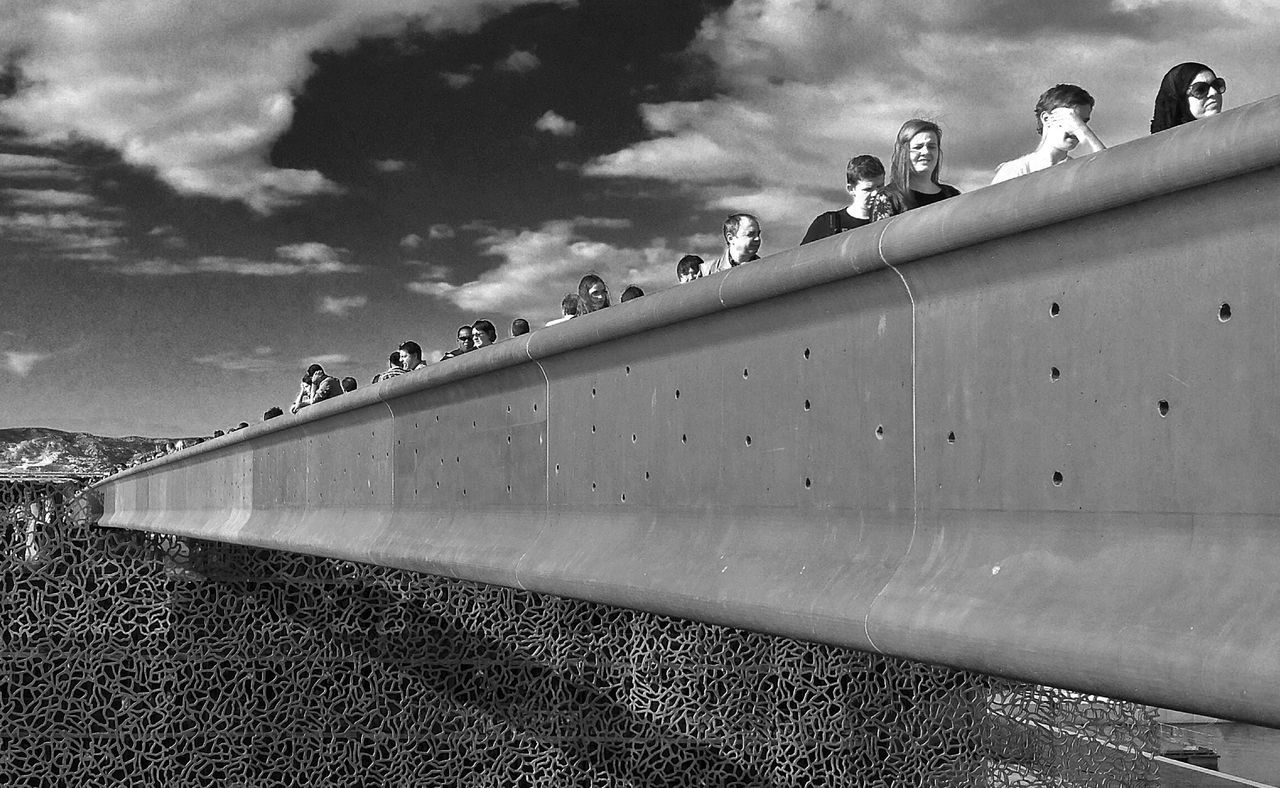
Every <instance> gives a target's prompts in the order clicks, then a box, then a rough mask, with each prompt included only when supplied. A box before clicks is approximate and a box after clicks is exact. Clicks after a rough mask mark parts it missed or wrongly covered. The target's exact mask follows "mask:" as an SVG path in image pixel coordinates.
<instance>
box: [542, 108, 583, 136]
mask: <svg viewBox="0 0 1280 788" xmlns="http://www.w3.org/2000/svg"><path fill="white" fill-rule="evenodd" d="M533 127H534V128H535V129H537V130H538V131H545V132H547V133H548V134H551V135H553V136H556V137H572V136H573V135H574V134H577V133H578V124H577V123H574V122H573V121H571V120H568V119H566V118H563V117H561V116H560V115H558V114H556V113H555V112H554V111H553V110H547V111H546V112H544V113H542V116H541V117H539V118H538V119H537V120H536V121H535V122H534V124H533Z"/></svg>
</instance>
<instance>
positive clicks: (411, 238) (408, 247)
mask: <svg viewBox="0 0 1280 788" xmlns="http://www.w3.org/2000/svg"><path fill="white" fill-rule="evenodd" d="M420 246H422V236H421V235H418V234H417V233H409V234H408V235H406V236H405V237H403V238H401V239H400V248H401V249H404V250H405V251H406V252H408V251H412V250H414V249H417V248H418V247H420Z"/></svg>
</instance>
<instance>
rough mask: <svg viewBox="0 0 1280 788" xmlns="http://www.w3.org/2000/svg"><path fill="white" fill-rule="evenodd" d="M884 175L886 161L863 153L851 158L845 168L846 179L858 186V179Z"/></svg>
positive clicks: (862, 179)
mask: <svg viewBox="0 0 1280 788" xmlns="http://www.w3.org/2000/svg"><path fill="white" fill-rule="evenodd" d="M883 177H884V163H883V162H881V161H880V160H879V159H877V158H876V157H875V156H870V155H867V154H865V153H864V154H862V155H861V156H854V157H853V158H852V159H849V166H848V167H846V168H845V172H844V179H845V182H846V183H848V184H849V185H850V186H857V185H858V181H869V180H872V179H874V178H883Z"/></svg>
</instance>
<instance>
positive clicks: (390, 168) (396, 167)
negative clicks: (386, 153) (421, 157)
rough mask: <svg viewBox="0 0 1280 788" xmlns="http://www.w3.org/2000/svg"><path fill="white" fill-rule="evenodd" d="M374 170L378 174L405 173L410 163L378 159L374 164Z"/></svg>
mask: <svg viewBox="0 0 1280 788" xmlns="http://www.w3.org/2000/svg"><path fill="white" fill-rule="evenodd" d="M373 168H374V169H375V170H377V171H378V172H404V171H405V170H406V169H408V168H409V162H407V161H401V160H400V159H377V160H376V161H374V162H373Z"/></svg>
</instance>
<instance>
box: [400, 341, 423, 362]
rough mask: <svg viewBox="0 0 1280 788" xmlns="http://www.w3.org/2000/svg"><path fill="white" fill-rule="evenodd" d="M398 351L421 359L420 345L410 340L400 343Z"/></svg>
mask: <svg viewBox="0 0 1280 788" xmlns="http://www.w3.org/2000/svg"><path fill="white" fill-rule="evenodd" d="M400 349H401V350H403V351H404V352H406V353H408V354H409V355H411V356H417V357H418V358H422V345H419V344H418V343H417V342H414V341H413V340H412V339H410V340H408V341H407V342H401V343H400Z"/></svg>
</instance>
